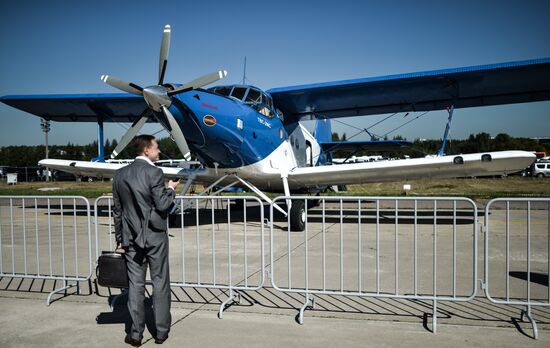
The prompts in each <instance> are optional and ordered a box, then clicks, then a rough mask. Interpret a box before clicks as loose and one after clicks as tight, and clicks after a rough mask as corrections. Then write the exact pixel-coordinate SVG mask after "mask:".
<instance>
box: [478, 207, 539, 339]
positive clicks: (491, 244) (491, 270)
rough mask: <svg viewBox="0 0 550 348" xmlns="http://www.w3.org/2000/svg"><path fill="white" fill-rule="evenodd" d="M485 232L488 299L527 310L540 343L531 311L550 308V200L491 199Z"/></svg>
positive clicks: (535, 335)
mask: <svg viewBox="0 0 550 348" xmlns="http://www.w3.org/2000/svg"><path fill="white" fill-rule="evenodd" d="M484 234H485V238H484V242H485V253H484V258H485V262H484V265H485V267H484V268H485V275H484V283H483V284H482V287H483V289H484V290H485V295H486V296H487V299H489V300H490V301H491V302H493V303H498V304H507V305H521V306H525V307H526V309H525V310H522V312H521V320H523V317H524V316H526V317H527V318H528V319H529V321H530V322H531V325H532V327H533V336H534V338H535V339H536V338H537V337H538V330H537V324H536V321H535V320H534V319H533V317H532V315H531V307H532V306H550V281H549V280H548V274H549V272H550V258H549V256H548V255H549V253H550V198H497V199H493V200H491V201H490V202H488V203H487V206H486V208H485V226H484ZM544 275H546V279H544ZM497 286H499V287H498V288H497Z"/></svg>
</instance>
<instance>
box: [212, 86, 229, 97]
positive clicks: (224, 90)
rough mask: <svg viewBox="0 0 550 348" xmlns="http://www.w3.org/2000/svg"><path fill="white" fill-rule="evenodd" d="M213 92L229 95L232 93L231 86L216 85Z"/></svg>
mask: <svg viewBox="0 0 550 348" xmlns="http://www.w3.org/2000/svg"><path fill="white" fill-rule="evenodd" d="M213 92H214V93H217V94H221V95H223V96H226V97H227V96H229V93H231V87H216V88H214V90H213Z"/></svg>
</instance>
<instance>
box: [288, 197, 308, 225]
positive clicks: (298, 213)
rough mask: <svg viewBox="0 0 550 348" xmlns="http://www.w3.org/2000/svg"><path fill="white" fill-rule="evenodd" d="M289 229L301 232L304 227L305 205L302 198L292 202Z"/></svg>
mask: <svg viewBox="0 0 550 348" xmlns="http://www.w3.org/2000/svg"><path fill="white" fill-rule="evenodd" d="M289 220H290V230H291V231H294V232H302V231H303V230H304V229H305V227H306V205H305V202H304V201H302V200H297V201H293V202H292V207H291V208H290V217H289Z"/></svg>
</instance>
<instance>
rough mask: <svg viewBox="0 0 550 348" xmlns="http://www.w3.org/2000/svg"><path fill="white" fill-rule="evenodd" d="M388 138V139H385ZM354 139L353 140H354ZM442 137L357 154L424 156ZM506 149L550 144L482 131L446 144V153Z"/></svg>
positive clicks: (540, 149) (545, 149)
mask: <svg viewBox="0 0 550 348" xmlns="http://www.w3.org/2000/svg"><path fill="white" fill-rule="evenodd" d="M332 140H333V141H345V140H346V134H345V133H344V134H343V135H342V136H339V135H338V134H337V133H333V134H332ZM384 140H388V139H384ZM392 140H405V139H404V138H403V137H401V136H399V135H398V136H395V137H393V139H392ZM352 141H353V140H352ZM442 144H443V140H442V139H416V140H415V141H414V142H413V145H412V146H411V147H410V148H408V149H403V150H399V151H385V152H382V153H372V152H367V151H360V152H358V153H357V154H355V156H368V155H382V156H384V157H403V156H404V155H408V156H410V157H411V158H418V157H424V156H426V155H434V154H437V153H438V152H439V149H441V145H442ZM506 150H523V151H529V152H535V151H536V152H546V153H549V150H550V146H548V145H543V144H539V142H538V141H537V140H534V139H529V138H515V137H512V136H510V135H508V134H506V133H500V134H498V135H497V136H496V137H494V138H493V137H491V135H490V134H488V133H485V132H482V133H478V134H476V135H473V134H470V136H469V137H468V139H448V140H447V144H446V145H445V154H447V155H458V154H467V153H476V152H490V151H506ZM348 155H349V154H348V153H342V152H338V151H336V152H335V154H334V157H337V158H338V157H346V156H348Z"/></svg>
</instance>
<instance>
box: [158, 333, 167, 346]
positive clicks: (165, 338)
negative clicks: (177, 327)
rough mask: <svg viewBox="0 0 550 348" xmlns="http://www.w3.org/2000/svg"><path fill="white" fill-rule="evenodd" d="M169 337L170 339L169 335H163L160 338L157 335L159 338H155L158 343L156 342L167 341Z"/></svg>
mask: <svg viewBox="0 0 550 348" xmlns="http://www.w3.org/2000/svg"><path fill="white" fill-rule="evenodd" d="M167 339H168V335H166V336H164V337H162V338H158V337H157V338H155V343H156V344H163V343H164V341H166V340H167Z"/></svg>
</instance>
